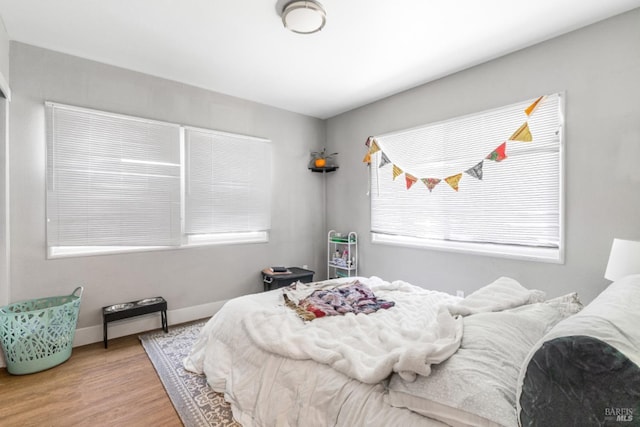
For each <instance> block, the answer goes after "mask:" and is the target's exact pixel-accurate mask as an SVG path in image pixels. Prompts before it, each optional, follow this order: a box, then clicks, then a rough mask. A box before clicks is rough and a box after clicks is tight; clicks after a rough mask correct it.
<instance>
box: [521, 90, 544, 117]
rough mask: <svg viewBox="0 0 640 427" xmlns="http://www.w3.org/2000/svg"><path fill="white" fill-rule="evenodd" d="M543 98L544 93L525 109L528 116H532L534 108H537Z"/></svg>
mask: <svg viewBox="0 0 640 427" xmlns="http://www.w3.org/2000/svg"><path fill="white" fill-rule="evenodd" d="M542 98H544V95H542V96H541V97H540V98H538V99H536V100H535V101H533V103H532V104H531V105H529V106H528V107H527V108H526V109H525V110H524V112H525V114H526V115H527V116H530V115H531V114H532V113H533V110H535V109H536V107H537V106H538V104H540V101H542Z"/></svg>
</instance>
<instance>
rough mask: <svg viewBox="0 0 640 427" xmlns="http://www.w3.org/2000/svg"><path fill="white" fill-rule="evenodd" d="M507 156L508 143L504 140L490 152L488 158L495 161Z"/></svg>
mask: <svg viewBox="0 0 640 427" xmlns="http://www.w3.org/2000/svg"><path fill="white" fill-rule="evenodd" d="M506 158H507V143H506V142H503V143H502V144H500V146H498V148H496V149H495V150H493V151H492V152H491V154H489V155H488V156H487V157H486V159H487V160H493V161H494V162H501V161H503V160H504V159H506Z"/></svg>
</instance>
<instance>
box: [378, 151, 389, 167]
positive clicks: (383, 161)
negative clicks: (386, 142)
mask: <svg viewBox="0 0 640 427" xmlns="http://www.w3.org/2000/svg"><path fill="white" fill-rule="evenodd" d="M387 163H391V160H389V158H388V157H387V155H386V154H384V152H382V155H381V156H380V166H378V169H380V168H381V167H383V166H384V165H386V164H387Z"/></svg>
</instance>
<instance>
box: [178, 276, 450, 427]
mask: <svg viewBox="0 0 640 427" xmlns="http://www.w3.org/2000/svg"><path fill="white" fill-rule="evenodd" d="M343 282H345V281H344V280H343ZM383 295H384V297H386V298H388V299H394V298H393V297H391V296H390V295H387V294H385V293H384V292H381V295H380V297H383ZM451 298H452V299H453V302H455V301H456V300H459V299H457V298H456V297H451ZM395 300H396V302H400V301H401V300H402V298H400V299H397V298H395ZM395 308H396V307H394V309H395ZM282 310H285V307H283V305H282V295H281V293H280V291H277V290H276V291H271V292H265V293H260V294H254V295H247V296H243V297H239V298H235V299H233V300H230V301H228V302H227V303H226V304H225V305H224V307H223V308H222V309H221V310H220V311H219V312H218V313H217V314H216V315H215V316H213V317H212V318H211V319H210V320H209V321H208V322H207V324H206V325H205V326H204V327H203V329H202V331H201V333H200V337H199V339H198V341H197V342H196V343H195V344H194V347H193V348H192V350H191V353H190V355H189V356H188V357H187V358H186V359H185V360H184V366H185V368H186V369H188V370H189V371H192V372H196V373H200V374H203V373H204V374H205V375H206V376H207V382H208V383H209V385H210V386H211V387H212V389H213V390H215V391H217V392H223V393H224V395H225V400H226V401H227V402H229V403H230V404H231V408H232V410H233V416H234V418H235V419H236V420H237V421H239V422H240V423H241V424H242V425H243V426H244V427H252V426H256V427H257V426H302V425H304V426H308V427H316V426H317V427H323V426H349V427H356V426H358V427H373V426H375V427H382V426H384V427H386V426H391V425H402V426H406V427H443V426H444V424H442V423H440V422H438V421H436V420H433V419H429V418H426V417H424V416H422V415H419V414H416V413H414V412H412V411H410V410H408V409H403V408H394V407H392V406H390V405H389V404H388V403H387V401H386V398H387V396H386V390H385V385H384V383H378V384H364V383H362V382H360V381H358V380H355V379H353V378H349V377H348V376H346V375H344V374H342V373H340V372H337V371H336V370H334V369H333V368H332V367H330V366H329V365H325V364H319V363H316V362H314V361H313V360H311V359H308V360H291V359H288V358H284V357H281V356H279V355H276V354H274V353H271V352H268V351H265V350H263V349H261V348H260V347H259V346H257V345H256V344H255V343H254V342H253V339H252V338H251V337H250V336H249V334H248V333H247V328H246V327H243V326H242V325H244V324H245V323H246V324H248V323H249V322H247V319H248V318H251V317H252V316H253V314H254V313H256V312H262V311H272V312H280V311H282ZM286 310H288V311H292V310H291V309H289V308H286ZM288 311H287V313H288ZM407 321H408V322H409V323H410V322H412V319H409V320H407ZM313 322H315V320H314V321H313ZM251 323H253V322H251ZM406 326H407V327H408V328H409V329H411V328H413V326H412V325H411V324H408V325H406ZM341 335H346V334H341Z"/></svg>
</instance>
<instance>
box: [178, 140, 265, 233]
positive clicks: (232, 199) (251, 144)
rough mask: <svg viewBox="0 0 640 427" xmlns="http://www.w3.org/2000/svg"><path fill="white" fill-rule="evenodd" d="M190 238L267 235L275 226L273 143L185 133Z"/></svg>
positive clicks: (187, 208)
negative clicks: (272, 191)
mask: <svg viewBox="0 0 640 427" xmlns="http://www.w3.org/2000/svg"><path fill="white" fill-rule="evenodd" d="M185 149H186V162H187V164H186V196H185V233H187V234H191V235H193V234H217V233H249V232H264V231H267V230H269V228H270V227H271V204H270V201H271V146H270V144H269V143H268V140H264V139H260V138H254V137H249V136H243V135H236V134H228V133H223V132H216V131H211V130H205V129H196V128H185Z"/></svg>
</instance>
